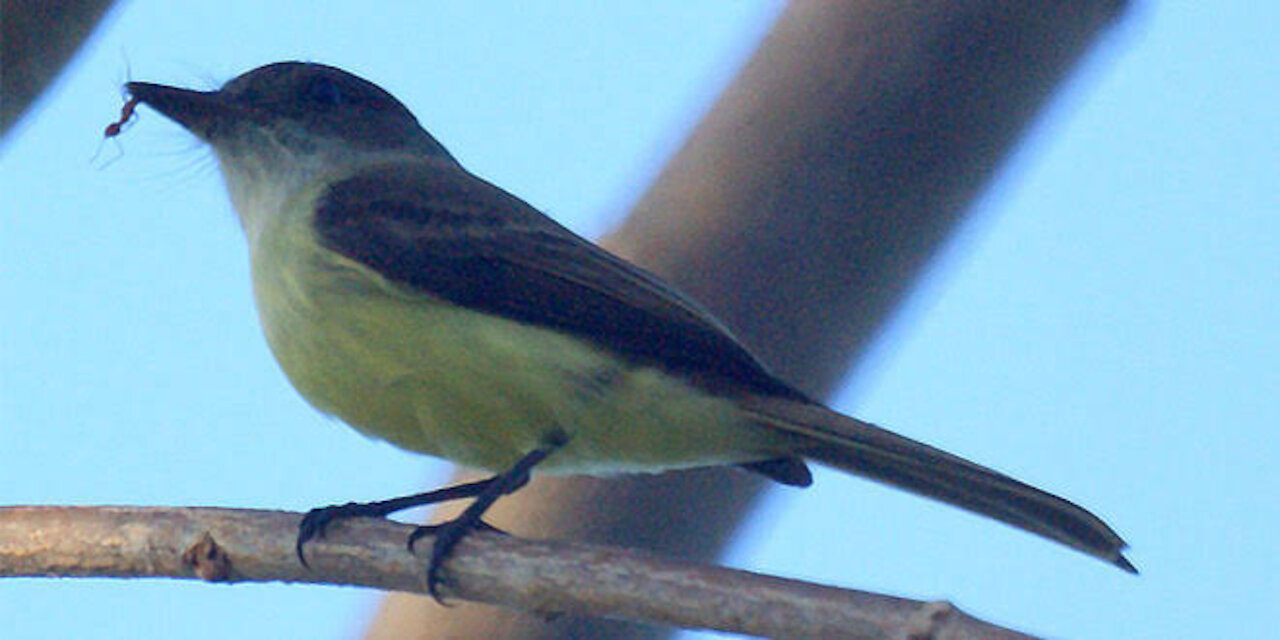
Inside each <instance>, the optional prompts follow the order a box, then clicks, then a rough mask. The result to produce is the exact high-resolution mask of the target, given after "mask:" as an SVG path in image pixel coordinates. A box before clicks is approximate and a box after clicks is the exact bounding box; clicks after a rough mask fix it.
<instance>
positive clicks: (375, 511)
mask: <svg viewBox="0 0 1280 640" xmlns="http://www.w3.org/2000/svg"><path fill="white" fill-rule="evenodd" d="M499 477H501V476H494V477H492V478H489V479H487V480H478V481H476V482H467V483H465V484H459V485H454V486H452V487H445V488H443V489H436V490H435V491H427V492H424V493H415V494H413V495H411V496H403V497H400V498H392V499H390V500H380V501H378V502H348V503H346V504H336V505H332V506H328V507H320V508H317V509H312V510H311V511H308V512H307V515H305V516H303V517H302V522H300V523H298V541H297V544H296V548H297V551H298V560H300V561H302V566H304V567H305V566H308V565H307V556H306V555H304V554H303V551H302V547H303V545H305V544H306V543H307V542H308V541H310V540H312V539H314V538H323V537H324V532H325V529H326V528H328V526H329V525H330V524H332V523H334V522H337V521H338V520H346V519H348V518H385V517H387V516H388V515H391V514H392V513H395V512H397V511H401V510H404V509H411V508H413V507H421V506H425V505H429V504H436V503H440V502H449V501H451V500H460V499H462V498H473V497H475V496H478V495H480V493H481V492H483V491H484V490H485V488H487V487H488V486H489V485H491V484H493V482H494V481H495V480H497V479H498V478H499Z"/></svg>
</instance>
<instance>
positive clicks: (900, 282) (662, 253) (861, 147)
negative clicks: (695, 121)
mask: <svg viewBox="0 0 1280 640" xmlns="http://www.w3.org/2000/svg"><path fill="white" fill-rule="evenodd" d="M1124 6H1125V3H1124V2H1123V1H1120V0H1095V1H1092V2H1076V3H1058V2H1049V1H1037V2H1020V3H1010V2H1002V1H998V0H967V1H962V2H950V3H929V2H889V1H871V0H864V1H861V2H848V1H838V2H836V1H833V2H798V3H795V4H792V5H791V6H789V7H788V8H787V10H786V11H785V12H784V13H783V15H782V16H781V17H780V18H779V20H778V22H777V24H776V25H775V26H774V28H773V30H772V31H771V33H770V34H769V35H768V37H767V38H766V39H765V40H764V42H763V43H762V44H761V45H760V48H759V50H758V51H757V52H756V53H755V55H754V56H753V57H752V58H751V60H750V61H749V62H748V64H747V65H746V67H745V68H744V69H743V70H742V72H741V73H740V74H739V76H738V78H737V79H736V80H735V81H734V82H733V84H732V85H731V86H730V87H729V88H728V89H727V90H726V91H725V93H724V95H722V96H721V97H720V98H719V100H718V101H717V102H716V104H715V105H714V107H713V109H712V110H711V112H710V113H709V114H708V115H707V116H706V117H705V119H704V120H703V121H702V123H701V124H700V125H699V126H698V128H697V130H695V131H694V132H693V134H692V136H691V137H690V138H689V140H688V141H687V142H686V143H685V144H684V146H683V147H682V148H681V149H680V151H679V152H678V153H677V155H676V156H675V157H674V158H672V159H671V161H670V162H669V163H668V165H667V167H666V169H665V170H664V171H663V173H662V174H661V175H660V177H659V178H658V180H657V182H656V183H655V184H654V185H653V186H652V187H651V188H650V189H649V191H648V193H647V194H646V195H645V196H644V198H643V199H642V200H641V201H640V202H639V203H638V204H637V205H636V207H635V209H634V210H633V211H632V214H631V217H630V218H629V219H628V220H627V222H626V223H625V224H624V225H623V226H622V228H620V229H619V230H618V231H617V232H616V233H615V234H613V235H612V236H611V237H610V238H608V239H607V240H606V245H607V246H609V247H610V248H611V249H613V250H614V251H616V252H618V253H620V254H622V255H624V256H627V257H628V258H630V259H632V260H633V261H635V262H637V263H639V264H641V265H643V266H645V267H647V268H649V269H651V270H653V271H655V272H657V273H659V274H661V275H663V276H665V277H666V278H668V279H670V280H671V281H672V282H673V283H675V284H676V285H677V286H679V287H680V288H681V289H683V290H684V291H685V292H687V293H689V294H691V295H692V296H693V297H694V298H696V299H698V300H700V301H701V302H703V303H705V304H706V305H707V306H708V307H710V308H711V309H712V310H713V311H714V312H716V313H717V315H719V316H720V317H721V318H722V319H723V320H725V321H726V322H728V323H729V325H730V326H731V327H733V328H734V329H735V331H736V332H737V334H738V336H739V337H740V338H741V339H743V340H744V341H745V342H746V343H747V344H749V345H750V346H751V347H752V348H754V349H755V350H756V352H757V353H758V354H759V355H760V356H761V357H762V358H763V359H764V361H765V362H767V363H768V364H769V365H770V366H771V367H773V368H774V370H775V372H777V373H779V374H781V375H782V377H783V378H785V379H787V380H789V381H791V382H793V383H796V384H797V385H799V386H800V387H801V388H803V389H806V390H808V391H810V392H813V393H814V394H817V395H821V394H824V393H827V392H829V391H831V390H832V389H833V388H834V387H835V385H836V383H837V382H838V381H839V380H840V378H841V377H842V376H843V375H844V373H845V372H846V371H847V369H848V367H849V365H850V363H851V362H856V358H857V357H858V356H860V355H862V354H863V353H864V352H865V350H866V347H867V346H868V345H869V344H870V343H871V341H872V340H873V339H874V338H875V336H876V334H877V333H878V332H879V331H880V330H882V329H883V328H884V326H885V325H886V323H887V322H888V320H889V319H890V317H891V316H892V312H893V310H894V308H895V307H896V305H897V304H898V303H899V302H900V301H901V300H902V299H903V298H904V296H905V295H906V294H907V293H908V292H909V291H910V289H911V287H912V285H913V284H914V283H915V282H916V281H917V280H918V279H919V277H920V276H921V274H922V273H923V271H924V267H925V266H926V265H927V264H928V262H929V259H930V257H931V256H933V255H934V254H935V253H936V252H937V250H938V249H939V248H940V247H941V246H942V244H943V243H944V241H945V240H946V238H947V236H948V234H949V233H951V232H952V231H953V230H954V229H955V227H956V225H957V223H958V222H959V221H960V220H961V217H962V214H963V213H964V212H965V210H966V209H967V208H968V207H969V205H970V203H972V202H973V200H974V199H975V197H976V196H977V195H978V194H979V193H980V192H981V189H982V187H983V185H984V184H985V183H986V182H987V180H988V179H989V178H990V177H991V176H992V175H993V173H994V172H995V171H996V169H997V168H998V167H999V165H1000V162H1001V160H1002V159H1003V158H1004V157H1005V156H1006V155H1007V154H1008V152H1009V150H1010V149H1011V148H1012V147H1013V145H1014V143H1015V142H1016V140H1017V138H1018V136H1019V134H1020V133H1021V132H1022V131H1023V130H1024V129H1025V128H1026V127H1027V125H1028V124H1029V123H1030V122H1031V121H1032V119H1033V117H1034V116H1035V114H1036V113H1037V112H1038V111H1039V110H1040V109H1041V107H1043V106H1044V104H1045V103H1046V101H1047V100H1048V99H1049V97H1050V96H1051V94H1052V92H1053V90H1054V88H1055V87H1056V86H1058V85H1059V84H1061V83H1062V81H1063V80H1064V79H1065V78H1066V77H1067V76H1068V73H1069V71H1070V70H1071V68H1072V66H1073V65H1074V63H1075V62H1076V61H1077V60H1079V59H1080V57H1081V56H1082V55H1084V54H1085V53H1086V52H1087V51H1088V49H1089V47H1090V45H1092V44H1093V43H1094V41H1095V40H1097V38H1098V37H1099V36H1100V34H1101V33H1102V32H1103V30H1104V28H1105V27H1106V26H1107V25H1108V24H1110V23H1112V22H1113V21H1114V20H1115V19H1116V18H1117V17H1118V16H1119V15H1120V13H1121V11H1122V9H1123V8H1124ZM889 426H892V425H889ZM761 488H762V487H761V484H760V483H759V482H757V481H755V479H754V478H748V477H746V476H745V475H744V474H739V473H734V472H731V471H725V470H704V471H694V472H687V473H669V474H664V475H662V476H656V477H637V478H621V479H611V480H597V479H591V478H581V479H578V478H570V479H563V478H538V479H536V480H535V482H533V483H532V484H531V485H530V486H529V487H527V488H525V489H523V490H522V491H521V492H520V493H519V494H517V495H516V496H513V497H511V498H507V499H504V500H502V501H500V502H498V504H497V506H496V508H495V509H493V510H492V511H491V512H490V514H491V516H492V518H493V522H494V523H495V524H496V525H497V526H499V527H502V528H504V529H508V530H510V531H513V532H515V533H517V534H519V535H521V536H527V537H534V538H546V539H563V540H578V541H590V542H596V543H604V544H613V545H619V546H626V547H638V548H644V549H650V550H654V551H656V552H658V553H660V554H662V555H667V556H672V557H679V558H690V559H696V560H701V561H706V560H710V559H712V558H714V557H715V556H717V555H718V554H719V552H720V550H721V549H722V548H723V547H724V545H725V543H726V542H727V541H728V539H729V538H730V536H731V534H732V533H733V531H734V529H735V528H736V527H737V525H738V523H739V522H740V521H741V520H742V519H743V517H744V516H745V515H746V514H747V513H748V512H749V511H750V510H751V508H752V506H753V505H754V502H755V498H756V497H757V496H758V494H759V492H760V489H761ZM850 508H851V509H854V508H856V507H854V506H851V507H850ZM668 633H669V630H667V629H660V628H656V627H642V626H639V625H631V624H626V623H618V622H612V621H604V620H595V619H588V618H581V617H575V616H561V617H557V618H554V619H552V620H546V619H543V618H539V617H537V616H533V615H530V614H524V613H520V612H515V611H508V610H497V609H494V608H491V607H485V606H483V605H469V604H464V605H460V606H457V607H450V608H448V609H446V608H442V607H440V606H438V605H437V604H435V603H434V602H433V601H431V600H430V599H428V598H423V597H418V596H411V595H403V594H393V595H391V596H388V598H387V600H386V601H385V603H384V604H383V606H382V608H381V611H380V612H379V613H378V616H377V618H376V619H375V620H374V622H373V623H372V626H371V627H370V630H369V632H368V634H367V636H366V637H367V638H368V639H369V640H387V639H392V638H395V639H413V638H422V639H426V638H446V637H456V638H495V639H501V638H509V639H513V638H522V639H535V638H536V639H543V638H570V637H572V638H628V639H639V638H659V637H664V636H666V635H667V634H668Z"/></svg>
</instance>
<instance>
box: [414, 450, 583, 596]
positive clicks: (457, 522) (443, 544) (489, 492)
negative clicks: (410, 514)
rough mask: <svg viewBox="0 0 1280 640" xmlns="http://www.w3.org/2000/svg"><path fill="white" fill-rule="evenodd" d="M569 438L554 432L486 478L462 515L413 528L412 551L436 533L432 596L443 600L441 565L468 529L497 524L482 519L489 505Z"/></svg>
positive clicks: (430, 564)
mask: <svg viewBox="0 0 1280 640" xmlns="http://www.w3.org/2000/svg"><path fill="white" fill-rule="evenodd" d="M565 442H567V439H566V438H565V436H564V435H563V434H560V433H556V434H553V435H552V436H550V437H548V438H547V442H546V444H545V445H543V446H542V447H541V448H539V449H534V450H533V451H531V452H529V453H528V454H526V455H525V457H523V458H521V459H520V460H519V461H518V462H516V463H515V465H513V466H512V467H511V468H510V469H508V470H507V471H505V472H503V473H500V474H498V475H496V476H494V477H492V478H489V479H488V480H485V481H482V482H483V483H484V486H482V487H478V489H477V492H476V493H475V494H474V498H475V501H474V502H472V503H471V504H469V505H467V508H466V509H465V510H463V512H462V513H461V514H459V515H458V517H456V518H454V519H452V520H449V521H447V522H443V523H441V524H434V525H426V526H421V527H418V528H417V529H414V530H413V533H411V534H409V551H410V552H413V545H414V543H415V542H417V541H418V539H419V538H421V537H423V536H426V535H434V536H435V539H434V540H433V541H432V543H431V557H430V558H429V559H428V560H427V592H428V593H430V594H431V597H433V598H435V599H436V600H437V601H439V602H443V601H442V600H441V599H440V593H439V591H438V589H437V587H439V586H440V566H441V564H442V563H443V562H444V560H445V559H446V558H448V557H449V553H450V552H452V551H453V548H454V547H455V546H457V544H458V543H459V542H461V541H462V539H463V538H465V537H466V536H467V534H468V533H471V532H472V531H474V530H476V529H493V527H491V526H489V525H488V524H487V523H486V522H484V521H483V520H481V518H482V517H483V516H484V513H485V512H486V511H488V510H489V507H491V506H493V503H494V502H497V500H498V498H501V497H502V496H505V495H507V494H509V493H514V492H515V491H516V490H517V489H519V488H520V487H523V486H524V485H525V484H527V483H528V482H529V472H530V471H532V470H533V468H534V467H535V466H537V465H538V463H540V462H542V461H543V460H545V459H546V458H547V456H549V455H551V454H552V453H553V452H554V451H555V450H556V449H559V448H560V447H562V446H564V444H565ZM476 484H479V483H476Z"/></svg>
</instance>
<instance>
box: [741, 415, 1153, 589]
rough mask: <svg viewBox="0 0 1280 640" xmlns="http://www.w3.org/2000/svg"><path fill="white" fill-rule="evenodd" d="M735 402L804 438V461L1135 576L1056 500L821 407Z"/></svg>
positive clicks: (1088, 518)
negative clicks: (1004, 526) (1012, 530)
mask: <svg viewBox="0 0 1280 640" xmlns="http://www.w3.org/2000/svg"><path fill="white" fill-rule="evenodd" d="M738 404H739V406H741V407H742V409H743V410H744V411H746V412H747V413H748V414H749V415H750V416H751V417H752V418H753V419H755V420H758V421H760V422H762V423H765V424H768V425H770V426H773V427H776V428H779V429H782V430H784V431H787V432H789V433H793V434H796V435H798V436H800V437H801V438H802V440H803V441H806V442H807V444H804V445H801V448H800V449H799V450H798V451H797V453H799V454H800V455H803V456H804V457H807V458H812V459H813V460H816V461H818V462H821V463H823V464H827V465H831V466H833V467H837V468H839V469H843V470H846V471H849V472H851V473H855V474H858V475H862V476H866V477H868V478H871V479H873V480H877V481H880V482H885V483H888V484H891V485H894V486H897V487H901V488H903V489H906V490H908V491H913V492H915V493H918V494H920V495H923V496H928V497H930V498H933V499H935V500H941V501H943V502H947V503H950V504H953V505H955V506H957V507H960V508H962V509H967V510H969V511H972V512H975V513H980V514H982V515H985V516H988V517H990V518H995V519H996V520H999V521H1001V522H1005V523H1007V524H1010V525H1013V526H1015V527H1018V528H1020V529H1025V530H1027V531H1030V532H1031V533H1035V534H1038V535H1041V536H1044V537H1046V538H1049V539H1050V540H1055V541H1057V542H1060V543H1062V544H1064V545H1067V546H1069V547H1072V548H1075V549H1078V550H1080V551H1083V552H1084V553H1087V554H1089V555H1092V556H1095V557H1097V558H1100V559H1102V560H1106V561H1107V562H1110V563H1112V564H1114V565H1116V566H1118V567H1120V568H1121V569H1124V570H1125V571H1128V572H1130V573H1137V569H1135V568H1134V566H1133V565H1132V564H1130V562H1129V561H1128V560H1127V559H1125V557H1124V555H1123V553H1122V552H1123V550H1124V548H1125V546H1126V544H1125V542H1124V540H1122V539H1121V538H1120V536H1119V535H1117V534H1116V532H1115V531H1113V530H1112V529H1111V527H1109V526H1107V524H1106V523H1105V522H1103V521H1102V520H1101V519H1099V518H1098V517H1097V516H1095V515H1093V514H1092V513H1089V512H1088V511H1086V510H1085V509H1083V508H1081V507H1080V506H1078V505H1076V504H1073V503H1071V502H1069V501H1067V500H1064V499H1062V498H1059V497H1058V496H1055V495H1053V494H1050V493H1046V492H1044V491H1041V490H1039V489H1037V488H1035V487H1033V486H1031V485H1028V484H1025V483H1023V482H1019V481H1017V480H1014V479H1013V478H1010V477H1009V476H1006V475H1004V474H1001V473H998V472H996V471H993V470H991V469H988V468H986V467H983V466H980V465H977V464H974V463H972V462H969V461H968V460H965V459H963V458H960V457H958V456H954V455H951V454H949V453H947V452H945V451H942V450H939V449H935V448H933V447H930V446H929V445H926V444H923V443H920V442H916V441H915V440H911V439H910V438H905V437H903V436H900V435H898V434H896V433H893V432H891V431H887V430H885V429H881V428H880V427H877V426H875V425H873V424H870V423H867V422H863V421H861V420H858V419H856V418H851V417H849V416H846V415H843V414H840V413H837V412H835V411H832V410H830V409H827V408H826V407H823V406H821V405H817V404H811V403H807V402H803V401H797V400H791V399H783V398H777V397H753V398H748V399H739V400H738Z"/></svg>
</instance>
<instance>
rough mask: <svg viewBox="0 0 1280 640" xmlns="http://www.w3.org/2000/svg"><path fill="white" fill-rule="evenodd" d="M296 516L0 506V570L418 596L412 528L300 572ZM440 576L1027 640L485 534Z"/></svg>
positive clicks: (641, 560) (344, 534) (694, 607)
mask: <svg viewBox="0 0 1280 640" xmlns="http://www.w3.org/2000/svg"><path fill="white" fill-rule="evenodd" d="M301 517H302V516H301V514H298V513H292V512H283V511H257V510H248V509H221V508H195V507H193V508H183V507H173V508H163V507H0V577H20V576H26V577H36V576H47V577H55V576H58V577H69V576H81V577H113V578H140V577H151V578H161V577H163V578H187V579H190V578H199V579H204V580H209V581H214V582H269V581H283V582H304V583H312V584H340V585H351V586H362V587H371V588H375V589H383V590H392V591H407V592H414V593H425V581H424V575H425V573H424V571H425V566H424V563H423V561H422V559H420V558H418V557H415V556H413V555H410V554H409V553H407V552H406V550H405V540H406V539H407V536H408V534H409V532H410V531H411V530H412V527H411V526H410V525H404V524H399V523H394V522H390V521H386V520H371V519H357V520H350V521H344V522H341V523H337V524H335V525H334V526H333V527H332V530H331V531H330V532H329V535H328V536H327V537H326V538H325V539H324V540H317V541H314V542H312V543H308V546H307V551H308V553H307V559H308V563H309V564H310V565H311V569H310V570H308V569H307V568H306V567H303V566H302V565H301V564H300V563H299V562H298V559H297V557H296V555H295V554H294V540H295V539H296V537H297V526H298V521H299V519H300V518H301ZM423 545H424V548H425V547H426V546H429V544H428V542H427V541H424V542H423ZM445 578H446V583H445V584H444V585H442V587H443V588H442V591H443V592H444V593H445V595H446V596H447V597H451V598H459V599H464V600H474V601H477V602H486V603H490V604H497V605H502V606H507V607H514V608H519V609H524V610H527V611H534V612H540V613H542V614H544V615H555V614H559V613H573V614H579V615H589V616H601V617H609V618H620V619H628V620H634V621H643V622H649V623H659V624H668V625H677V626H682V627H690V628H703V629H716V630H720V631H730V632H736V633H744V634H750V635H758V636H767V637H788V638H794V637H823V638H935V637H946V638H1026V637H1028V636H1024V635H1022V634H1019V633H1016V632H1013V631H1010V630H1007V629H1002V628H999V627H995V626H993V625H990V624H987V623H985V622H982V621H979V620H976V619H974V618H972V617H970V616H968V615H966V614H964V613H962V612H960V611H959V610H957V609H956V608H955V607H953V606H951V605H950V604H948V603H945V602H918V601H913V600H906V599H902V598H894V597H890V596H884V595H878V594H872V593H865V592H859V591H851V590H846V589H837V588H835V587H828V586H822V585H817V584H812V583H807V582H801V581H798V580H788V579H784V578H777V577H773V576H766V575H760V574H755V573H749V572H746V571H738V570H734V569H725V568H721V567H711V566H704V565H697V564H692V563H683V562H677V561H673V560H669V559H664V558H658V557H655V556H651V555H646V554H643V553H640V552H635V551H629V550H625V549H619V548H613V547H604V546H596V545H585V544H574V543H564V542H538V541H531V540H522V539H519V538H514V537H510V536H503V535H498V534H493V533H487V532H477V533H475V534H473V535H471V536H469V537H468V538H467V539H466V540H464V541H463V542H462V543H461V544H460V545H459V546H458V547H457V549H456V551H455V553H454V555H453V556H452V557H451V558H450V560H449V561H448V563H447V565H446V566H445Z"/></svg>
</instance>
